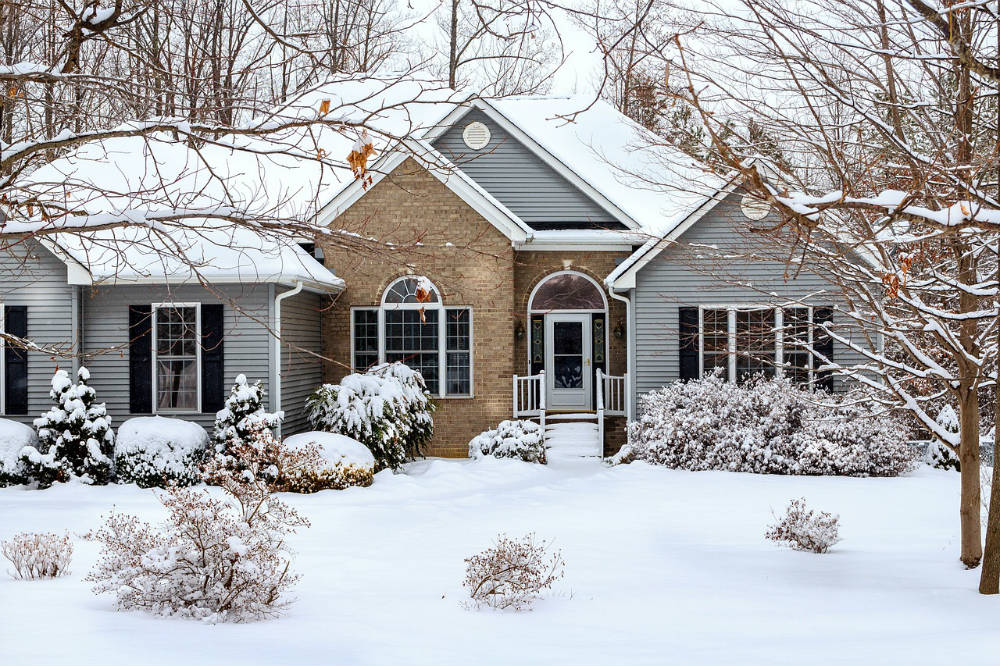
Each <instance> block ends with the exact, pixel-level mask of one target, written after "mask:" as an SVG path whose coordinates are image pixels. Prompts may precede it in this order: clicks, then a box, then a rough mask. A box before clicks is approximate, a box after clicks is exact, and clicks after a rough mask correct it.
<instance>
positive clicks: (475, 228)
mask: <svg viewBox="0 0 1000 666" xmlns="http://www.w3.org/2000/svg"><path fill="white" fill-rule="evenodd" d="M334 224H335V226H336V227H337V228H338V229H344V230H347V231H351V232H356V233H358V234H360V235H362V236H367V237H375V238H379V239H380V240H383V241H389V242H392V243H395V244H396V245H397V246H399V248H400V249H398V250H393V251H386V250H378V251H369V252H358V251H357V250H353V249H344V248H338V247H334V246H332V245H329V244H327V245H325V246H324V247H323V250H324V254H325V256H326V259H327V265H329V266H331V267H332V268H333V269H334V270H335V271H336V273H337V275H338V276H340V277H342V278H343V279H344V280H345V281H346V283H347V288H346V289H345V290H344V292H343V293H342V294H341V295H340V297H339V298H338V299H337V301H336V302H335V303H334V305H333V306H332V307H331V308H330V309H329V310H328V311H327V312H326V314H325V316H324V324H323V328H324V339H325V344H326V355H327V356H328V357H329V358H330V359H331V361H329V362H327V363H326V364H325V367H324V381H327V382H337V381H339V380H340V378H341V377H343V376H344V375H345V374H347V373H349V372H351V332H350V310H351V308H352V307H359V306H376V305H378V304H379V302H380V299H381V296H382V291H383V290H384V289H385V287H386V286H387V285H388V284H389V283H390V282H392V281H393V280H394V279H396V278H397V277H400V276H402V275H407V274H416V275H426V276H427V277H428V278H429V279H430V280H431V281H432V282H434V284H435V285H436V286H437V287H438V289H439V290H440V291H441V292H442V295H443V300H444V304H445V305H446V306H471V307H472V319H473V341H472V344H473V391H474V397H472V398H443V399H439V400H438V411H437V413H436V414H435V416H434V430H435V435H434V441H433V442H432V443H431V446H430V447H429V450H428V451H427V453H428V455H436V456H454V457H464V456H466V455H467V454H468V448H467V447H468V442H469V440H470V439H471V438H472V437H473V436H475V435H477V434H479V433H480V432H482V431H483V430H486V429H488V428H492V427H495V426H496V424H497V423H498V422H499V421H501V420H503V419H509V418H511V411H512V406H511V399H512V395H511V377H512V376H513V375H514V374H515V373H517V374H527V363H528V361H527V347H526V346H525V345H526V337H527V336H525V338H522V339H520V340H515V327H516V325H518V324H520V325H521V326H525V325H526V321H525V317H526V312H527V307H528V296H529V294H530V293H531V290H532V289H533V288H534V286H535V285H536V284H537V283H538V282H539V281H540V280H541V279H542V278H543V277H545V276H546V275H548V274H550V273H552V272H555V271H559V270H564V266H565V264H564V262H571V263H570V265H571V267H572V269H573V270H578V271H580V272H583V273H586V274H588V275H590V276H591V277H593V278H595V279H596V280H597V281H598V282H600V281H601V280H603V278H604V277H605V276H606V275H607V274H608V273H610V272H611V271H612V270H613V269H614V267H615V259H616V258H617V257H621V256H624V255H627V253H609V252H515V251H514V250H513V249H512V248H511V244H510V241H509V240H508V239H507V238H506V237H505V236H504V235H503V234H501V233H500V232H499V231H498V230H497V229H496V228H494V227H493V226H492V225H491V224H490V223H489V222H488V221H486V220H485V219H483V218H482V217H481V216H480V215H479V214H478V213H477V212H476V211H475V210H474V209H472V208H471V207H470V206H469V205H468V204H466V203H465V202H464V201H462V200H461V199H460V198H459V197H458V196H457V195H456V194H454V193H453V192H452V191H451V190H449V189H448V188H447V187H446V186H445V185H443V184H442V183H441V182H440V181H438V180H437V179H436V178H435V177H434V176H433V175H431V174H430V173H428V172H427V171H425V170H424V169H423V168H422V167H420V166H419V165H418V164H417V163H416V162H414V161H412V160H407V161H406V162H404V163H403V164H401V165H400V166H399V167H397V168H396V169H395V170H394V171H393V172H392V173H391V174H389V175H388V176H386V177H385V178H384V179H383V180H381V181H380V182H379V183H378V184H376V185H375V186H374V187H373V188H372V189H371V191H370V192H368V193H366V194H365V196H363V197H362V198H361V199H360V200H358V201H357V202H356V203H355V204H354V205H353V206H351V207H350V208H349V209H348V210H347V211H345V212H344V213H343V214H341V215H340V216H339V217H338V218H337V220H336V222H335V223H334ZM418 243H419V245H418ZM609 300H610V299H609ZM624 329H625V308H624V304H622V303H620V302H618V301H614V300H611V306H610V311H609V317H608V333H609V341H610V344H609V351H610V355H609V362H610V365H609V372H611V373H614V374H622V373H623V372H624V371H625V340H624V337H622V338H617V337H615V335H614V331H615V330H621V331H624ZM617 421H621V419H617ZM607 426H608V427H607V430H608V432H609V435H608V437H607V438H606V442H607V443H606V445H605V448H606V450H614V449H617V445H618V444H620V434H621V432H622V425H621V424H616V423H614V422H613V421H611V420H609V422H608V424H607Z"/></svg>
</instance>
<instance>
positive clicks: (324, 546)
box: [0, 459, 1000, 666]
mask: <svg viewBox="0 0 1000 666" xmlns="http://www.w3.org/2000/svg"><path fill="white" fill-rule="evenodd" d="M797 496H805V497H806V498H807V500H808V502H809V505H810V506H812V507H814V508H820V509H826V510H829V511H833V512H837V513H840V515H841V520H842V528H841V536H842V537H843V542H842V543H840V544H838V545H837V546H836V547H835V548H834V550H833V551H832V552H831V553H830V554H828V555H812V554H806V553H799V552H794V551H791V550H788V549H784V548H781V547H778V546H776V545H774V544H772V543H769V542H766V541H765V540H764V539H763V537H762V535H763V532H764V529H765V526H766V525H767V524H768V523H769V522H770V521H771V511H772V509H773V510H774V511H776V512H777V511H781V510H782V509H783V508H784V506H785V504H786V503H787V501H788V500H789V499H790V498H792V497H797ZM292 502H293V503H294V504H295V506H297V507H298V508H299V509H301V510H302V512H303V513H305V514H306V515H307V516H308V517H309V518H310V519H311V521H312V528H310V529H309V530H306V531H304V532H302V533H300V534H298V535H297V536H296V537H295V546H296V548H297V550H298V552H299V555H298V559H297V562H296V565H297V568H298V569H299V570H300V571H301V572H302V573H303V574H304V576H303V579H302V581H301V582H300V583H299V585H298V586H297V588H296V592H295V593H296V596H297V598H298V601H297V602H296V603H295V604H294V605H293V606H292V607H291V608H290V610H289V611H288V613H287V614H286V615H284V616H283V617H282V618H280V619H277V620H271V621H267V622H263V623H256V624H244V625H207V624H201V623H198V622H196V621H191V620H173V619H161V618H154V617H149V616H146V615H143V614H140V613H134V612H129V613H122V612H117V611H115V610H114V608H113V605H112V600H111V599H110V598H99V597H95V596H93V595H92V594H91V593H90V591H89V588H88V586H87V585H86V584H85V583H84V582H83V581H82V578H83V576H84V574H85V573H86V572H87V570H88V569H89V568H90V566H91V564H92V563H93V562H94V559H95V557H96V554H97V553H96V546H95V545H94V544H91V543H85V542H83V541H80V540H76V544H75V545H76V554H75V558H74V562H73V566H72V573H71V575H70V576H69V577H67V578H62V579H57V580H51V581H33V582H22V581H14V580H11V579H10V578H7V577H6V576H4V577H3V579H2V580H0V600H2V602H0V663H2V664H21V663H39V664H41V663H44V664H70V663H71V664H102V665H109V664H184V665H185V666H190V665H194V664H237V663H238V664H259V663H275V664H320V663H324V664H325V663H331V664H334V663H335V664H356V663H371V664H390V663H392V664H404V663H405V664H411V663H412V664H515V663H516V664H642V663H650V664H663V663H715V664H744V663H750V664H760V663H775V664H795V665H802V664H845V663H852V664H862V663H864V664H873V663H879V664H906V665H908V666H912V665H916V664H952V663H961V664H963V665H964V666H970V665H972V664H991V663H996V661H997V659H998V655H997V646H998V645H1000V600H998V599H995V598H986V597H981V596H979V595H977V594H976V585H977V580H978V571H964V570H963V569H962V567H961V566H960V565H959V562H958V545H959V544H958V510H957V509H958V474H955V473H953V472H943V471H936V470H931V469H929V468H926V467H922V468H921V469H920V470H918V471H917V472H915V473H913V474H911V475H909V476H907V477H903V478H896V479H855V478H829V477H827V478H816V477H775V476H756V475H751V474H729V473H723V472H696V473H692V472H681V471H672V470H667V469H661V468H653V467H649V466H647V465H644V464H632V465H627V466H621V467H616V468H607V467H604V466H602V465H601V464H600V463H597V462H582V461H581V462H577V463H575V464H562V465H554V466H550V467H542V466H538V465H529V464H526V463H521V462H519V461H513V460H499V461H498V460H492V459H487V460H485V461H482V462H478V463H469V462H466V461H461V462H459V461H444V460H429V461H423V462H419V463H415V464H412V465H410V466H409V467H408V468H407V473H406V474H405V475H396V476H392V475H391V474H386V473H383V474H380V475H378V476H377V477H376V481H375V484H374V485H373V486H372V487H370V488H354V489H350V490H346V491H326V492H322V493H319V494H317V495H311V496H292ZM112 505H114V506H115V507H117V508H118V509H119V510H124V511H131V512H136V513H140V514H142V515H143V516H145V517H147V518H151V519H152V518H156V517H158V516H161V515H162V511H161V510H160V508H159V504H158V503H157V502H156V500H155V498H154V495H153V492H152V491H143V490H140V489H138V488H136V487H135V486H111V487H105V488H90V487H84V486H79V485H71V486H59V487H55V488H52V489H50V490H46V491H25V490H22V489H10V488H8V489H4V490H0V516H2V520H0V538H3V537H7V536H9V535H11V534H13V533H15V532H18V531H22V530H36V531H37V530H52V531H63V530H66V529H69V530H71V531H73V532H75V533H80V532H83V531H85V530H87V529H89V528H91V527H94V526H96V525H97V524H98V518H99V516H100V515H101V514H102V513H104V512H106V511H108V510H109V509H110V508H111V507H112ZM501 530H503V531H507V532H508V533H510V534H513V535H520V534H522V533H525V532H527V531H535V532H536V533H537V534H538V535H539V536H540V537H545V538H551V539H554V540H555V543H556V545H557V546H558V547H559V548H561V549H562V551H563V555H564V557H565V559H566V577H565V578H564V579H563V580H561V581H559V582H558V583H557V584H556V587H555V589H554V591H553V593H552V594H549V595H547V596H546V598H545V599H544V600H542V601H541V602H539V603H538V604H537V605H536V608H535V610H534V611H532V612H527V613H519V614H517V613H499V612H494V611H468V610H465V609H464V608H462V606H461V605H460V604H461V601H462V599H463V594H462V589H461V587H460V581H461V579H462V574H463V571H464V565H463V561H462V560H463V558H464V557H466V556H467V555H469V554H471V553H473V552H475V551H477V550H479V549H481V548H483V547H485V546H487V545H488V544H489V543H490V542H491V540H492V538H493V537H494V535H495V534H496V533H497V532H498V531H501Z"/></svg>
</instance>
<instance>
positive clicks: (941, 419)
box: [927, 405, 962, 472]
mask: <svg viewBox="0 0 1000 666" xmlns="http://www.w3.org/2000/svg"><path fill="white" fill-rule="evenodd" d="M935 420H936V421H937V422H938V425H940V426H941V427H943V428H944V429H945V430H947V431H948V432H952V433H955V434H958V432H959V430H960V426H959V422H958V414H956V413H955V409H954V408H953V407H952V406H951V405H945V406H944V407H942V408H941V411H940V412H938V416H937V419H935ZM927 464H928V465H930V466H931V467H937V468H938V469H953V470H955V471H956V472H958V471H961V469H962V464H961V462H959V460H958V454H957V453H956V452H955V450H954V449H953V448H951V447H950V446H948V445H947V444H945V443H944V442H942V441H941V440H939V439H938V438H936V437H934V438H932V439H931V442H930V444H929V445H928V446H927Z"/></svg>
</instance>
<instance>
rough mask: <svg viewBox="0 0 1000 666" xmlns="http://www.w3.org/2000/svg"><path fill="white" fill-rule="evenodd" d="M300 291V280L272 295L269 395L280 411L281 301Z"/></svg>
mask: <svg viewBox="0 0 1000 666" xmlns="http://www.w3.org/2000/svg"><path fill="white" fill-rule="evenodd" d="M301 292H302V280H299V281H298V282H296V283H295V288H294V289H289V290H288V291H285V292H282V293H280V294H278V295H277V296H275V297H274V365H275V370H274V386H272V387H271V397H272V398H274V411H275V412H280V411H281V301H283V300H285V299H286V298H291V297H292V296H295V295H297V294H299V293H301ZM277 431H278V433H277V434H278V437H281V424H280V423H279V424H278V427H277Z"/></svg>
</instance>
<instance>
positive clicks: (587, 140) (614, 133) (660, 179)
mask: <svg viewBox="0 0 1000 666" xmlns="http://www.w3.org/2000/svg"><path fill="white" fill-rule="evenodd" d="M486 104H487V106H489V107H490V108H493V109H495V110H496V111H498V112H499V113H501V114H502V115H503V117H504V118H506V119H507V120H508V121H509V122H510V123H511V124H512V125H514V126H515V127H517V128H518V129H519V130H521V131H522V132H524V133H525V134H526V135H527V136H528V137H529V138H530V139H531V140H532V141H533V142H535V143H536V144H537V145H538V146H540V147H541V148H543V149H544V150H545V151H547V152H548V153H550V154H551V155H552V157H554V158H555V159H556V160H558V161H559V162H561V163H562V165H564V166H565V167H567V168H568V169H570V170H571V171H572V172H573V173H575V174H576V175H577V176H578V177H579V181H578V183H580V184H583V185H584V186H585V187H590V188H593V189H594V190H596V193H597V194H598V195H600V196H602V197H604V198H605V199H607V200H608V201H610V202H611V203H612V204H613V205H614V206H615V207H616V208H618V209H619V210H620V211H622V212H623V213H624V214H625V215H626V216H627V217H628V218H629V219H630V220H631V221H634V222H635V223H636V226H637V227H638V228H639V229H640V230H642V231H645V232H647V233H649V234H662V233H666V232H668V231H669V230H670V229H672V228H673V227H674V226H676V225H677V224H679V223H680V222H681V221H682V220H683V219H684V218H685V217H687V215H688V214H689V213H690V212H691V211H692V210H694V209H695V208H697V207H698V206H699V205H701V203H702V202H703V201H704V200H705V199H706V198H707V197H710V196H711V195H712V194H713V193H714V192H715V191H717V190H718V189H719V188H720V187H722V185H723V182H722V181H721V180H720V179H719V178H718V177H717V176H715V175H713V174H710V173H706V172H705V171H704V169H702V168H701V167H699V166H698V165H697V164H696V163H695V162H694V160H692V159H691V158H689V157H687V156H685V155H684V154H683V153H681V152H680V151H679V150H677V149H675V148H672V147H670V146H667V145H664V144H663V141H662V139H658V138H657V137H656V136H655V135H653V134H652V133H650V132H649V131H648V130H646V129H645V128H644V127H642V126H641V125H639V124H638V123H635V122H633V121H632V120H631V119H630V118H628V117H627V116H625V115H624V114H622V113H621V112H619V111H618V110H617V109H615V108H614V107H613V106H611V105H610V104H608V103H607V102H605V101H603V100H598V101H597V102H594V101H593V99H592V98H591V97H587V96H564V97H555V96H545V97H538V96H532V97H509V98H504V99H496V100H489V101H487V102H486ZM581 109H583V110H582V111H581ZM578 111H579V113H577V112H578ZM624 221H626V220H623V222H624ZM630 226H631V225H630Z"/></svg>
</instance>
